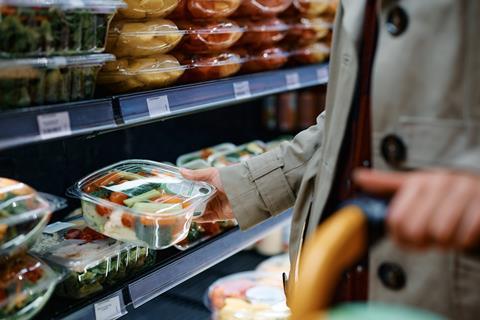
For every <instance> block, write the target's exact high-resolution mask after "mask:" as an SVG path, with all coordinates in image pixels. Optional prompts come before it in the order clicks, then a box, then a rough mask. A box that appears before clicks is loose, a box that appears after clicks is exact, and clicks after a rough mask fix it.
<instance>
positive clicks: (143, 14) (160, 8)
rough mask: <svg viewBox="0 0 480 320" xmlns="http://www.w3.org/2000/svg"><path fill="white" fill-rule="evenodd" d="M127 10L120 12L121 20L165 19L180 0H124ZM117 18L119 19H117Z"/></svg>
mask: <svg viewBox="0 0 480 320" xmlns="http://www.w3.org/2000/svg"><path fill="white" fill-rule="evenodd" d="M124 1H125V3H126V4H127V7H126V8H120V9H119V10H118V18H119V19H122V18H123V19H145V18H149V19H150V18H163V17H165V16H167V15H168V14H170V13H171V12H172V11H173V10H175V8H176V7H177V5H178V1H179V0H124ZM116 18H117V17H116Z"/></svg>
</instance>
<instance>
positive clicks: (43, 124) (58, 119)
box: [37, 111, 72, 139]
mask: <svg viewBox="0 0 480 320" xmlns="http://www.w3.org/2000/svg"><path fill="white" fill-rule="evenodd" d="M37 123H38V132H39V134H40V137H41V138H42V139H50V138H55V137H62V136H68V135H71V134H72V128H71V127H70V115H69V114H68V112H67V111H63V112H55V113H47V114H41V115H38V116H37Z"/></svg>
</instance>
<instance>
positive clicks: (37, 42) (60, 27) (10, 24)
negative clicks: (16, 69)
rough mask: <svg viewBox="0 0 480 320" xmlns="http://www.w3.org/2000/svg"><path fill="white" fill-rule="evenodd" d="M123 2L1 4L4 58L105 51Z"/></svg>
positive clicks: (13, 0)
mask: <svg viewBox="0 0 480 320" xmlns="http://www.w3.org/2000/svg"><path fill="white" fill-rule="evenodd" d="M123 5H124V4H123V1H121V0H107V1H103V0H90V1H75V0H21V1H18V0H0V57H2V58H13V57H27V56H40V55H42V56H46V55H67V54H86V53H93V52H97V53H98V52H102V51H103V50H104V49H105V40H106V37H107V30H108V24H109V22H110V20H111V18H112V16H113V14H114V13H115V11H116V9H117V8H118V7H121V6H123Z"/></svg>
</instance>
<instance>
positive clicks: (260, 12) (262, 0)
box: [235, 0, 292, 17]
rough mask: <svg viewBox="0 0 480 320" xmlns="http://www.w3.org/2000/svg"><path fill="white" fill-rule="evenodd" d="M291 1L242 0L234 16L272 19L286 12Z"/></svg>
mask: <svg viewBox="0 0 480 320" xmlns="http://www.w3.org/2000/svg"><path fill="white" fill-rule="evenodd" d="M291 4H292V0H243V1H242V4H241V5H240V7H239V8H238V10H237V12H236V13H235V16H239V17H272V16H275V15H278V14H280V13H282V12H283V11H285V10H287V9H288V7H289V6H290V5H291Z"/></svg>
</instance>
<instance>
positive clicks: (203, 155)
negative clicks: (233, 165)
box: [177, 142, 236, 167]
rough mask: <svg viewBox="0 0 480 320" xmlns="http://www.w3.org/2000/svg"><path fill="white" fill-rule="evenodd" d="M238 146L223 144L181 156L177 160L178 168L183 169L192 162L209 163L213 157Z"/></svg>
mask: <svg viewBox="0 0 480 320" xmlns="http://www.w3.org/2000/svg"><path fill="white" fill-rule="evenodd" d="M235 148H236V146H235V145H234V144H233V143H227V142H226V143H222V144H219V145H216V146H213V147H210V148H204V149H202V150H199V151H194V152H190V153H187V154H184V155H181V156H180V157H178V159H177V166H179V167H183V166H184V165H185V164H187V163H189V162H192V161H194V160H204V161H208V159H209V158H210V157H212V155H214V154H217V153H222V152H227V151H231V150H233V149H235Z"/></svg>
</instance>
